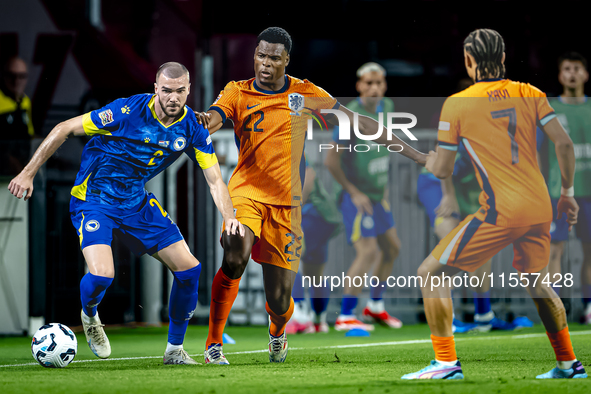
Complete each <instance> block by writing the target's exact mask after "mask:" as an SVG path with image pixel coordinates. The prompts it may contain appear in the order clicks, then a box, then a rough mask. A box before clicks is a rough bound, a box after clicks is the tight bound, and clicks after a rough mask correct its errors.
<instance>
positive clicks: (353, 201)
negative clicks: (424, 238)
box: [325, 63, 402, 330]
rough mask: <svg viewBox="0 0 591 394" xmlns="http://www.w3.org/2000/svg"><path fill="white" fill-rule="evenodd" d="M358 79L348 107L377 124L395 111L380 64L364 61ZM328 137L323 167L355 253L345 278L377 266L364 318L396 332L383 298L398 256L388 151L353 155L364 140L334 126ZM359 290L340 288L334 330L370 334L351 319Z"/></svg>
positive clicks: (396, 322) (365, 326) (370, 327)
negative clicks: (344, 135)
mask: <svg viewBox="0 0 591 394" xmlns="http://www.w3.org/2000/svg"><path fill="white" fill-rule="evenodd" d="M357 78H358V80H357V85H356V88H357V91H358V92H359V97H358V98H357V99H355V100H354V101H352V102H350V103H348V104H347V108H350V109H351V111H354V112H357V113H359V114H361V115H365V116H369V117H371V118H374V119H376V120H377V119H378V114H379V113H388V112H393V111H394V102H392V100H390V99H388V98H386V97H384V94H385V93H386V89H387V85H386V70H385V69H384V68H383V67H382V66H380V65H379V64H377V63H366V64H364V65H363V66H361V67H360V68H359V69H358V70H357ZM333 139H334V141H335V142H336V143H338V144H339V147H340V148H341V149H338V150H336V149H331V150H329V151H328V154H327V156H326V161H325V164H326V166H327V167H328V169H329V171H330V173H331V174H332V176H333V177H334V178H335V179H336V181H337V182H338V183H339V184H340V185H341V186H342V188H343V191H342V193H341V195H340V198H339V201H340V208H341V211H342V213H343V223H344V225H345V232H346V236H347V240H348V241H349V242H350V243H352V244H353V246H354V248H355V251H356V256H355V260H353V264H352V265H351V267H350V268H349V270H348V271H347V276H348V277H350V278H354V277H355V276H363V274H366V273H368V272H369V271H370V270H371V268H372V267H376V268H375V270H374V271H373V275H374V276H377V277H378V278H379V279H380V283H379V285H378V286H377V287H372V288H371V294H370V297H371V298H370V300H369V301H368V303H367V306H366V307H365V309H364V310H363V317H364V320H367V321H376V322H379V323H382V324H385V325H387V326H389V327H392V328H400V327H402V322H401V321H400V320H398V319H397V318H395V317H392V316H390V315H389V314H388V312H386V310H385V309H384V300H383V298H382V293H383V292H384V290H385V289H386V280H387V279H388V276H389V275H390V273H391V271H392V268H393V266H394V260H395V259H396V257H398V254H399V252H400V239H399V238H398V234H397V233H396V228H395V227H394V219H393V217H392V212H391V211H390V207H389V204H388V170H389V167H390V157H389V154H390V152H389V151H388V149H386V148H385V147H381V148H379V149H378V148H377V147H376V146H372V147H371V149H370V150H369V151H368V152H355V151H353V149H352V147H351V146H352V145H354V144H357V143H364V142H365V141H362V140H360V139H357V138H356V137H355V138H353V139H352V140H351V141H340V140H339V128H338V127H335V128H334V132H333ZM376 263H377V265H376ZM361 291H362V288H361V287H353V286H349V284H345V290H344V297H343V301H342V305H341V314H340V315H339V317H338V318H337V321H336V324H335V329H336V330H349V329H352V328H362V329H365V330H373V328H374V327H373V325H371V324H364V323H363V322H361V321H359V320H358V319H357V318H356V317H355V308H356V307H357V301H358V299H357V298H358V296H359V294H360V293H361Z"/></svg>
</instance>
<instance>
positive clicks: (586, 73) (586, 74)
mask: <svg viewBox="0 0 591 394" xmlns="http://www.w3.org/2000/svg"><path fill="white" fill-rule="evenodd" d="M588 80H589V71H587V70H585V82H584V83H587V81H588Z"/></svg>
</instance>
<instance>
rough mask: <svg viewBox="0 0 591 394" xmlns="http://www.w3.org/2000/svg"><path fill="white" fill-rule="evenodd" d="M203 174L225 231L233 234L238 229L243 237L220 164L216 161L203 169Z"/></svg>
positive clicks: (242, 228)
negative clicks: (220, 215)
mask: <svg viewBox="0 0 591 394" xmlns="http://www.w3.org/2000/svg"><path fill="white" fill-rule="evenodd" d="M203 175H205V180H207V184H208V185H209V191H210V192H211V197H212V198H213V201H214V202H215V205H216V207H218V210H219V211H220V213H221V214H222V217H223V218H224V223H225V224H226V229H225V230H226V233H227V234H228V235H230V234H232V235H234V234H236V231H238V234H240V236H241V237H244V226H243V225H242V223H240V222H239V221H238V220H236V217H235V216H234V206H233V205H232V199H231V198H230V193H229V192H228V187H227V186H226V184H225V183H224V180H223V178H222V173H221V171H220V165H219V164H218V163H216V164H215V165H213V166H211V167H209V168H207V169H205V170H203Z"/></svg>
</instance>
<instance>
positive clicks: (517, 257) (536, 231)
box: [513, 222, 552, 273]
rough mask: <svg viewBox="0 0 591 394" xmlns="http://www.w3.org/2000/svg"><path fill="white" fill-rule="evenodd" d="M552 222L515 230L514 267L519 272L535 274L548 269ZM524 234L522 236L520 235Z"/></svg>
mask: <svg viewBox="0 0 591 394" xmlns="http://www.w3.org/2000/svg"><path fill="white" fill-rule="evenodd" d="M551 224H552V222H547V223H540V224H536V225H533V226H529V227H528V228H527V229H526V230H525V231H523V230H521V229H514V231H515V241H514V242H513V267H514V268H515V269H516V270H517V271H519V272H525V273H534V272H539V271H541V270H543V269H544V268H546V266H547V265H548V261H549V260H550V226H551ZM520 232H522V234H520Z"/></svg>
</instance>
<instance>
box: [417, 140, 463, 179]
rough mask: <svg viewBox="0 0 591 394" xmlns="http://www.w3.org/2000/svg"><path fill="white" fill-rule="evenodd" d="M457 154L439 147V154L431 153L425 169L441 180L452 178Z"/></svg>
mask: <svg viewBox="0 0 591 394" xmlns="http://www.w3.org/2000/svg"><path fill="white" fill-rule="evenodd" d="M455 161H456V152H455V151H452V150H449V149H444V148H441V147H439V146H438V147H437V152H434V151H430V152H429V156H428V157H427V161H426V163H425V168H426V169H427V170H428V171H429V172H430V173H432V174H433V175H435V176H436V177H437V178H439V179H445V178H449V177H451V175H452V174H453V172H454V164H455Z"/></svg>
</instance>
